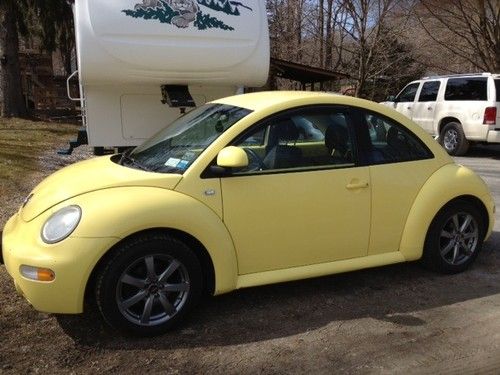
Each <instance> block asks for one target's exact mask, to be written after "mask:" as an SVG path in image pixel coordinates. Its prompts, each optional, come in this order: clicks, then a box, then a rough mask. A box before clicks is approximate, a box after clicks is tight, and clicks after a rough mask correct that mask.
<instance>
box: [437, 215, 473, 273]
mask: <svg viewBox="0 0 500 375" xmlns="http://www.w3.org/2000/svg"><path fill="white" fill-rule="evenodd" d="M478 242H479V226H478V224H477V222H476V219H474V216H472V215H471V214H469V213H465V212H459V213H456V214H454V215H453V216H452V217H450V218H449V219H448V220H447V221H446V222H445V224H444V226H443V229H442V230H441V233H440V236H439V249H440V253H441V257H442V258H443V260H444V261H445V262H446V263H448V264H450V265H452V266H458V265H461V264H463V263H465V262H467V261H468V260H469V259H470V258H471V257H472V255H473V254H474V252H475V251H476V248H477V245H478Z"/></svg>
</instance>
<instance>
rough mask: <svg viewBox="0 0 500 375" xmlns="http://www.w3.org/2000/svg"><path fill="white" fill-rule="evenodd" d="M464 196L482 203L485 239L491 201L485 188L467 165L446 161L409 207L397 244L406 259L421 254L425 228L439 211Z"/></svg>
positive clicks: (489, 231) (490, 215) (490, 219)
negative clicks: (485, 213) (486, 218)
mask: <svg viewBox="0 0 500 375" xmlns="http://www.w3.org/2000/svg"><path fill="white" fill-rule="evenodd" d="M464 196H473V197H475V198H477V199H478V200H480V201H481V202H482V204H483V205H484V208H485V209H486V210H487V212H488V219H489V220H488V222H489V223H488V229H487V233H486V238H487V237H488V236H489V234H490V233H491V231H492V228H493V223H494V219H493V207H494V203H493V199H492V198H491V194H490V192H489V189H488V187H487V186H486V184H485V183H484V181H483V180H482V179H481V178H480V177H479V176H478V175H476V174H475V173H474V172H473V171H471V170H470V169H469V168H466V167H464V166H461V165H457V164H447V165H445V166H443V167H441V168H440V169H438V170H437V171H436V172H435V173H434V174H433V175H432V176H431V177H430V178H429V179H428V180H427V181H426V183H425V184H424V186H423V187H422V189H420V192H419V194H418V195H417V198H416V199H415V201H414V202H413V206H412V208H411V209H410V213H409V214H408V218H407V220H406V225H405V228H404V231H403V236H402V238H401V244H400V251H401V253H402V254H403V256H404V257H405V259H406V260H407V261H412V260H417V259H420V258H421V257H422V253H423V248H424V243H425V237H426V235H427V231H428V230H429V226H430V224H431V222H432V220H433V219H434V217H435V216H436V214H437V213H438V212H439V210H441V208H443V207H444V206H445V205H446V204H447V203H449V202H450V201H452V200H454V199H456V198H459V197H464Z"/></svg>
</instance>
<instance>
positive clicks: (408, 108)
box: [394, 82, 420, 119]
mask: <svg viewBox="0 0 500 375" xmlns="http://www.w3.org/2000/svg"><path fill="white" fill-rule="evenodd" d="M419 86H420V82H414V83H410V84H409V85H407V86H406V87H405V88H404V89H403V90H401V92H400V93H399V94H398V96H397V97H396V99H395V100H394V106H395V107H394V108H395V109H396V111H398V112H399V113H402V114H403V115H405V116H406V117H408V118H410V119H411V118H412V116H413V105H414V101H415V96H416V95H417V91H418V88H419Z"/></svg>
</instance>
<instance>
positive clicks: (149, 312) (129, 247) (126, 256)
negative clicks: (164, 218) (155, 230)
mask: <svg viewBox="0 0 500 375" xmlns="http://www.w3.org/2000/svg"><path fill="white" fill-rule="evenodd" d="M202 280H203V278H202V270H201V267H200V263H199V261H198V258H197V257H196V255H194V253H193V252H192V251H191V249H189V247H187V246H186V245H185V244H184V243H182V242H180V241H179V240H177V239H175V238H172V237H170V236H167V235H163V234H146V235H144V236H142V237H138V238H135V239H132V240H129V241H127V242H125V243H124V244H122V245H121V246H120V247H119V248H117V249H116V251H115V252H114V253H113V256H111V257H110V259H108V261H107V262H106V263H105V265H104V266H103V267H102V269H101V271H100V272H99V274H98V276H97V280H96V300H97V306H98V307H99V310H100V312H101V314H102V316H103V317H104V320H105V321H106V322H107V323H108V324H109V325H111V326H112V327H114V328H116V329H119V330H122V331H126V332H129V333H132V334H136V335H140V336H153V335H157V334H161V333H164V332H165V331H167V330H169V329H171V328H173V327H175V326H176V325H177V324H178V323H179V322H180V321H181V320H182V319H183V318H184V317H185V315H186V313H187V312H188V311H189V310H190V309H191V308H192V307H193V306H194V305H195V303H196V302H197V301H198V300H199V297H200V295H201V291H202V286H203V285H202Z"/></svg>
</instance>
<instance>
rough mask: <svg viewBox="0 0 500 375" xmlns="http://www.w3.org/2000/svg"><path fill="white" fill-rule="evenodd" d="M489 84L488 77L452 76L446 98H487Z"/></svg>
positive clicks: (447, 86) (451, 99)
mask: <svg viewBox="0 0 500 375" xmlns="http://www.w3.org/2000/svg"><path fill="white" fill-rule="evenodd" d="M487 86H488V80H487V78H486V77H470V78H450V79H448V83H447V85H446V91H445V93H444V100H450V101H453V100H487V96H488V93H487V90H486V89H487Z"/></svg>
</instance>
